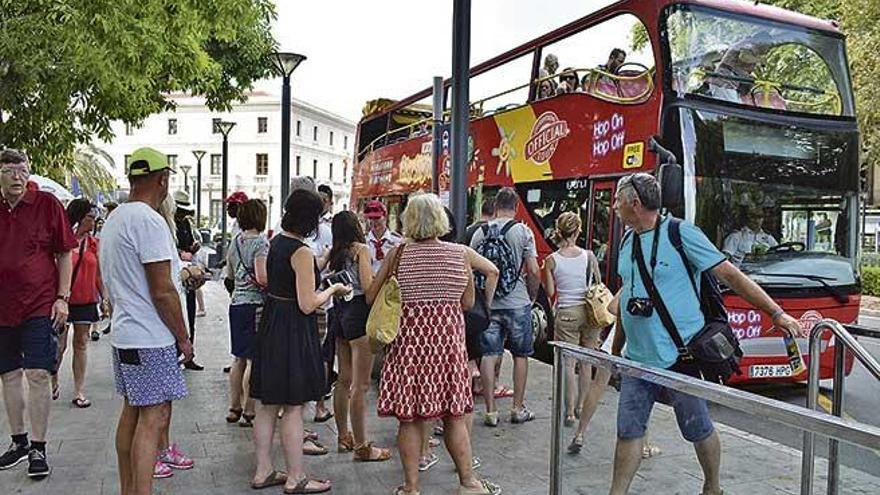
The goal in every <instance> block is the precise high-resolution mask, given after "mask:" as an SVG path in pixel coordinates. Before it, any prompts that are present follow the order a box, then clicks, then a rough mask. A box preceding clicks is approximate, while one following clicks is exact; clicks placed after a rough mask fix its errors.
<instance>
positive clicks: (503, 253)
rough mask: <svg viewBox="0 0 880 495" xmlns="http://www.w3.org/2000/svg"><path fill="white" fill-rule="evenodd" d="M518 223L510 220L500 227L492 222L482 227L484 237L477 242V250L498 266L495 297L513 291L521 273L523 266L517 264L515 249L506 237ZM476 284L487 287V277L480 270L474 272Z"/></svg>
mask: <svg viewBox="0 0 880 495" xmlns="http://www.w3.org/2000/svg"><path fill="white" fill-rule="evenodd" d="M518 223H519V222H517V221H516V220H510V221H509V222H507V223H506V224H505V225H504V227H502V228H500V229H499V228H498V225H497V224H492V223H489V224H486V225H483V226H482V227H481V229H482V231H483V238H482V239H480V242H479V243H478V244H477V247H476V251H477V253H479V254H480V256H483V257H484V258H486V259H488V260H489V261H491V262H492V264H494V265H495V267H496V268H498V286H497V287H496V288H495V297H504V296H506V295H508V294H510V293H511V292H513V289H514V288H516V283H517V282H518V281H519V278H520V275H521V273H520V272H521V267H519V266H517V265H516V262H515V261H514V256H513V249H511V247H510V244H509V243H508V242H507V237H506V236H507V233H508V232H509V231H510V229H512V228H513V227H514V226H515V225H517V224H518ZM474 284H475V285H476V287H477V288H478V289H480V290H482V289H485V288H486V277H484V276H483V275H482V274H481V273H479V272H474Z"/></svg>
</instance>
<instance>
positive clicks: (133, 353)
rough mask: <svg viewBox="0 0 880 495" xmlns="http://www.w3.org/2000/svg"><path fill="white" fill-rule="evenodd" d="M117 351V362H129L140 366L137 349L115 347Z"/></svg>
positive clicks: (139, 356)
mask: <svg viewBox="0 0 880 495" xmlns="http://www.w3.org/2000/svg"><path fill="white" fill-rule="evenodd" d="M116 352H117V353H119V362H120V363H122V364H130V365H132V366H140V364H141V355H140V354H139V353H138V350H137V349H117V350H116Z"/></svg>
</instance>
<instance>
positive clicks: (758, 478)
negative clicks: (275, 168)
mask: <svg viewBox="0 0 880 495" xmlns="http://www.w3.org/2000/svg"><path fill="white" fill-rule="evenodd" d="M206 300H207V303H208V316H207V317H206V318H199V319H198V320H197V331H196V351H197V358H198V361H199V362H200V363H201V364H203V365H205V366H206V368H207V369H206V370H205V371H203V372H189V371H188V372H186V373H187V379H188V382H189V387H190V396H189V397H188V398H187V399H186V400H183V401H180V402H177V403H175V409H174V414H173V421H172V441H175V442H177V443H179V444H180V445H181V447H182V448H183V449H184V450H185V451H187V452H188V453H189V454H191V455H192V456H193V457H194V459H195V461H196V467H195V469H193V470H191V471H183V472H180V471H178V472H176V473H175V475H174V477H172V478H170V479H167V480H157V481H156V483H155V488H154V493H158V494H176V495H188V494H222V495H226V494H245V493H255V492H252V491H251V490H250V489H249V481H250V478H251V476H252V470H253V456H252V452H253V447H252V443H251V430H250V429H245V428H240V427H238V426H236V425H232V426H230V425H227V424H226V422H225V421H224V419H223V418H224V416H225V414H226V409H227V403H226V397H227V393H226V391H227V381H226V378H227V375H225V374H223V373H222V372H221V368H222V367H223V366H224V365H225V364H226V363H227V362H228V351H227V349H228V329H227V324H226V316H225V315H226V307H225V304H226V303H227V298H226V296H225V293H224V292H223V289H222V286H221V285H220V284H219V283H209V284H208V285H207V286H206ZM89 351H90V355H89V358H90V362H89V374H88V378H87V384H88V388H87V393H88V396H89V398H90V399H91V400H92V402H93V406H92V407H91V408H89V409H85V410H78V409H75V408H74V407H73V406H72V405H71V404H70V399H71V388H72V380H71V376H70V373H71V372H70V358H71V354H68V355H67V356H66V358H65V366H64V369H63V370H62V382H61V399H59V400H58V401H57V402H55V403H53V405H52V418H51V426H50V435H49V436H50V438H49V440H50V441H49V446H48V452H49V461H50V463H51V465H52V466H53V468H54V471H53V473H52V476H51V477H50V478H49V479H47V480H44V481H40V482H33V481H30V480H29V479H27V478H26V476H25V470H26V466H25V465H24V464H22V465H20V466H19V467H17V468H15V469H12V470H10V471H4V472H0V495H6V494H34V495H37V494H39V495H54V494H59V495H60V494H65V495H67V494H88V495H92V494H96V495H98V494H104V495H109V494H115V493H118V481H117V477H116V455H115V450H114V432H115V425H116V419H117V417H118V414H119V408H120V400H119V398H118V397H117V396H115V393H114V388H113V381H112V380H113V378H112V369H111V363H110V354H109V339H108V338H102V340H101V341H100V342H97V343H90V344H89ZM68 352H70V351H68ZM530 372H531V374H530V377H529V390H528V394H527V401H528V404H529V406H530V407H531V408H532V409H533V410H534V411H535V412H536V414H537V419H536V420H535V421H534V422H532V423H530V424H526V425H512V424H510V423H509V422H508V421H507V419H506V417H505V418H504V419H503V420H502V422H501V424H500V425H499V427H498V428H496V429H490V428H487V427H484V426H482V424H481V423H480V421H479V419H480V418H479V417H478V418H477V422H476V425H475V426H474V440H473V442H474V446H475V449H474V451H475V453H476V455H478V456H480V457H481V458H482V459H483V468H482V469H480V473H481V474H482V476H485V477H487V478H489V479H491V480H493V481H496V482H499V483H500V484H501V485H502V486H503V488H504V493H506V494H523V495H533V494H534V495H538V494H546V493H547V492H548V485H549V459H550V455H549V453H550V408H551V393H552V392H551V391H552V386H551V383H552V374H551V370H550V367H548V366H546V365H543V364H541V363H537V362H533V365H532V367H531V369H530ZM503 381H504V382H505V383H510V360H509V359H506V360H505V370H504V373H503ZM371 398H373V399H374V398H375V394H373V395H371ZM616 403H617V395H616V394H615V393H614V391H613V390H610V391H609V393H608V394H606V396H605V398H604V400H603V403H602V405H601V407H600V409H599V411H598V412H597V414H596V417H595V419H594V421H593V423H592V424H591V427H590V430H589V431H588V438H587V445H586V446H585V448H584V450H583V452H582V453H581V454H580V455H579V456H569V455H567V454H563V456H564V459H563V470H562V473H563V484H564V486H565V489H564V490H563V493H566V494H603V493H607V490H608V484H609V482H610V478H611V462H612V458H613V450H614V432H615V425H614V423H615V421H614V419H615V411H616ZM500 404H501V407H502V410H505V409H507V408H508V407H509V405H510V399H503V400H501V402H500ZM482 409H483V407H482V405H481V404H478V406H477V411H481V410H482ZM373 410H374V409H373ZM312 415H313V411H311V410H308V411H307V418H311V417H312ZM306 426H307V427H309V428H312V429H314V430H316V431H318V432H319V433H320V434H321V438H322V440H323V441H324V442H325V443H326V444H328V445H329V446H331V447H335V432H334V431H333V429H334V424H333V421H332V420H331V421H329V422H328V423H325V424H322V425H316V424H312V423H311V421H307V425H306ZM396 426H397V425H396V422H395V421H393V420H391V419H378V418H376V417H375V416H372V417H371V418H370V421H369V427H370V431H372V432H373V436H374V438H375V440H376V442H377V444H378V445H382V446H393V444H394V440H395V434H396ZM719 430H720V431H721V433H722V442H723V445H724V463H723V475H722V476H723V477H722V480H723V485H724V488H725V493H727V494H728V495H736V494H744V495H763V494H769V493H780V494H795V493H798V487H799V473H800V456H799V453H797V452H795V451H792V450H791V449H788V448H786V447H782V446H780V445H778V444H774V443H771V442H767V441H765V440H763V439H761V438H757V437H753V436H751V435H749V434H747V433H744V432H741V431H738V430H733V429H731V428H727V427H724V426H723V425H719ZM565 434H566V438H564V439H563V446H564V445H566V444H567V442H568V440H569V439H570V438H569V435H571V431H570V430H566V433H565ZM651 434H652V441H653V442H654V443H655V444H656V445H657V446H659V447H660V448H661V449H662V451H663V453H662V454H661V455H660V456H658V457H656V458H653V459H650V460H647V461H645V462H644V463H643V464H642V468H641V470H640V471H639V474H638V477H637V479H636V480H635V482H634V483H633V488H632V490H631V493H634V494H648V493H649V494H652V495H665V494H675V493H687V494H697V493H699V492H700V486H701V482H700V478H701V475H700V469H699V465H698V464H697V461H696V458H695V456H694V454H693V451H692V449H691V448H690V446H689V445H688V444H685V443H684V441H683V440H681V439H680V437H679V434H678V430H677V427H676V425H675V419H674V416H673V415H672V414H671V412H670V411H669V410H668V409H666V408H665V407H661V406H658V408H657V409H655V412H654V416H653V419H652V423H651ZM5 439H8V425H7V423H6V422H5V421H3V422H2V424H0V441H2V442H3V444H2V446H0V447H5V446H6V443H7V440H5ZM439 452H440V456H441V462H440V463H439V464H438V465H437V466H435V467H434V468H433V469H431V471H429V472H428V473H424V475H423V478H422V479H423V489H422V493H423V494H425V495H435V494H437V495H439V494H454V493H457V492H456V490H455V489H456V485H457V484H456V478H455V473H454V471H453V467H452V462H451V460H450V459H449V456H448V455H447V454H446V452H445V450H443V449H440V450H439ZM306 459H307V468H308V470H309V471H310V472H311V473H312V474H313V475H317V476H322V477H328V478H330V479H331V480H333V483H334V489H333V492H332V493H335V494H337V495H341V494H352V495H354V494H358V495H361V494H369V495H372V494H388V493H391V490H392V489H393V487H395V486H397V485H398V484H400V482H401V480H402V473H401V469H400V464H399V458H398V456H397V452H396V451H395V459H394V460H393V461H391V462H388V463H381V464H355V463H353V462H352V461H351V460H350V456H349V455H344V454H337V453H336V452H335V449H332V451H331V453H330V454H329V455H327V456H325V457H307V458H306ZM283 466H284V465H283V463H282V461H281V458H280V456H277V457H276V467H278V468H282V469H283ZM824 470H825V467H824V462H821V461H820V462H818V463H817V473H824ZM842 475H843V480H844V482H843V491H842V492H843V493H847V494H850V493H852V494H862V493H864V494H869V493H870V494H877V493H880V479H878V478H874V477H871V476H868V475H866V474H864V473H861V472H859V471H854V470H851V469H848V468H842ZM817 484H818V485H817V490H816V493H819V490H820V488H819V487H821V486H822V482H821V481H820V476H817ZM266 492H267V493H281V490H280V489H272V490H267V491H266Z"/></svg>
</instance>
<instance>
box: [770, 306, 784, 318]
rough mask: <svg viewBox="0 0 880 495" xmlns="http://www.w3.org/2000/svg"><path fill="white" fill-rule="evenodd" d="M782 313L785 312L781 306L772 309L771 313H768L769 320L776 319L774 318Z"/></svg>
mask: <svg viewBox="0 0 880 495" xmlns="http://www.w3.org/2000/svg"><path fill="white" fill-rule="evenodd" d="M784 314H785V310H784V309H782V308H779V309H777V310H776V311H774V312H773V314H772V315H770V320H771V321H776V318H779V317H780V316H782V315H784Z"/></svg>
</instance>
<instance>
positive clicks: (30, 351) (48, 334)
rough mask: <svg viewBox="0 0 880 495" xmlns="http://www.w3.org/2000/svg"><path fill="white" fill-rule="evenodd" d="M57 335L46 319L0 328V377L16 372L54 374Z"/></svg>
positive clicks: (49, 321) (31, 320) (50, 321)
mask: <svg viewBox="0 0 880 495" xmlns="http://www.w3.org/2000/svg"><path fill="white" fill-rule="evenodd" d="M57 355H58V335H57V334H56V333H55V329H54V328H53V327H52V320H50V319H49V318H33V319H30V320H26V321H23V322H21V324H19V325H18V326H17V327H0V375H2V374H4V373H9V372H10V371H14V370H18V369H22V368H23V369H26V370H46V371H49V372H54V371H55V361H56V359H57Z"/></svg>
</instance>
